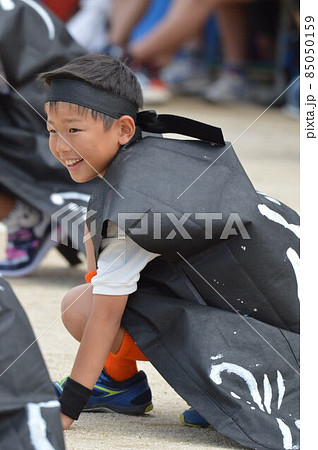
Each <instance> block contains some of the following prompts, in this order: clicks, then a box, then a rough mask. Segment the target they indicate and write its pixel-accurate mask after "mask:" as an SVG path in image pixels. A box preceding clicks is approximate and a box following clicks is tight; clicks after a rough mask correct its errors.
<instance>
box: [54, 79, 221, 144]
mask: <svg viewBox="0 0 318 450" xmlns="http://www.w3.org/2000/svg"><path fill="white" fill-rule="evenodd" d="M51 101H60V102H66V103H74V104H75V105H80V106H84V107H85V108H90V109H93V110H95V111H98V112H100V113H103V114H106V115H107V116H110V117H113V118H114V119H119V117H121V116H125V115H128V116H131V117H132V118H133V119H134V120H135V122H136V125H138V126H139V127H140V128H141V130H143V131H147V132H149V133H176V134H183V135H185V136H190V137H194V138H197V139H201V140H202V141H206V142H211V143H213V144H218V145H225V142H224V139H223V134H222V130H221V128H217V127H213V126H212V125H208V124H205V123H202V122H198V121H196V120H192V119H188V118H186V117H181V116H174V115H171V114H160V115H158V114H157V113H156V111H141V112H138V110H137V108H136V107H135V106H134V105H133V104H132V103H131V102H129V101H128V100H125V99H124V98H122V97H120V96H117V95H115V94H110V93H108V92H107V91H105V90H103V89H99V88H97V87H95V86H92V85H91V84H89V83H85V82H83V81H77V80H66V79H56V80H53V81H52V82H51V83H50V85H49V89H48V93H47V96H46V102H51Z"/></svg>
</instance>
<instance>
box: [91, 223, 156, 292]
mask: <svg viewBox="0 0 318 450" xmlns="http://www.w3.org/2000/svg"><path fill="white" fill-rule="evenodd" d="M118 232H119V233H118ZM107 236H108V237H107V238H105V239H103V240H102V244H101V246H102V251H101V253H100V255H99V258H98V261H97V275H95V276H94V277H93V278H92V285H93V294H101V295H127V294H132V293H133V292H135V291H136V290H137V281H138V280H139V278H140V272H141V271H142V270H143V269H144V268H145V267H146V265H147V264H148V263H149V262H150V261H152V260H153V259H155V258H156V257H157V256H160V255H158V254H156V253H150V252H147V250H144V249H143V248H142V247H140V246H139V245H138V244H136V242H134V241H133V240H132V239H131V238H130V237H129V236H127V235H126V234H124V232H123V231H121V230H120V229H119V228H118V227H117V225H116V224H114V223H113V222H108V228H107Z"/></svg>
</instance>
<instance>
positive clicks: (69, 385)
mask: <svg viewBox="0 0 318 450" xmlns="http://www.w3.org/2000/svg"><path fill="white" fill-rule="evenodd" d="M91 393H92V391H91V390H90V389H88V388H87V387H85V386H83V385H82V384H80V383H78V382H77V381H75V380H72V378H70V377H68V379H67V381H66V383H65V385H64V389H63V392H62V395H61V397H60V403H61V411H62V413H63V414H65V415H66V416H68V417H71V418H72V419H74V420H77V419H78V417H79V415H80V414H81V412H82V410H83V408H84V406H85V405H86V403H87V400H88V399H89V397H90V396H91Z"/></svg>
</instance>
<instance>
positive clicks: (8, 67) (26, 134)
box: [0, 0, 95, 249]
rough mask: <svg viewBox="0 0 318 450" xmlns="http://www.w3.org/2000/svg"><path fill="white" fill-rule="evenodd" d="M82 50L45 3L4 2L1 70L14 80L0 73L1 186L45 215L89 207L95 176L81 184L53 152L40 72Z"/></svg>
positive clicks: (0, 33)
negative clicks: (49, 139) (37, 79)
mask: <svg viewBox="0 0 318 450" xmlns="http://www.w3.org/2000/svg"><path fill="white" fill-rule="evenodd" d="M84 53H85V51H84V50H83V49H82V48H81V47H80V46H79V45H77V44H76V43H75V42H74V41H73V40H72V38H71V37H70V35H69V34H68V33H67V31H66V30H65V27H64V25H63V24H62V22H60V21H59V20H58V19H57V18H56V17H55V16H54V15H53V14H52V13H51V12H50V11H49V10H47V9H46V8H45V7H44V6H42V5H41V4H36V3H35V2H33V3H29V2H24V1H23V0H12V1H10V2H0V74H2V76H3V77H4V78H5V79H6V80H7V81H8V82H9V83H10V85H11V87H10V86H9V85H8V84H6V83H5V82H4V80H3V79H2V78H0V87H1V88H3V90H2V92H1V89H0V190H7V191H9V192H11V193H12V194H14V196H16V197H18V198H20V199H22V200H24V201H25V202H27V203H29V204H31V205H32V206H34V207H35V208H37V209H38V210H40V211H42V212H43V213H44V214H46V215H51V214H53V213H55V212H57V211H58V210H60V208H63V207H66V208H65V211H63V212H62V214H61V216H63V214H64V216H65V214H67V212H69V211H73V212H74V208H75V207H77V208H79V207H80V206H82V207H86V206H87V202H88V200H89V196H90V194H91V192H92V190H93V189H94V185H95V182H94V181H93V182H89V183H84V184H81V185H78V184H77V183H75V182H74V181H73V180H72V179H71V177H70V175H69V173H68V171H67V169H66V168H65V167H63V166H62V165H61V164H60V163H59V162H58V161H57V160H56V159H55V158H54V157H53V155H51V153H50V150H49V146H48V133H47V130H46V123H45V120H44V118H45V113H44V101H45V89H44V87H43V86H41V85H40V83H39V82H37V81H36V77H37V75H38V74H39V73H41V72H44V71H48V70H51V69H54V68H56V67H59V66H61V65H63V64H65V63H67V61H69V60H71V59H73V58H75V57H77V56H80V55H82V54H84ZM1 65H2V71H1ZM15 90H16V91H17V92H15ZM33 108H34V109H33ZM41 116H42V117H41ZM70 203H71V206H70V208H69V210H67V205H68V204H70ZM79 209H80V208H79ZM64 216H63V217H64ZM69 222H70V223H71V220H70V221H69ZM70 231H71V227H70ZM82 249H83V248H82Z"/></svg>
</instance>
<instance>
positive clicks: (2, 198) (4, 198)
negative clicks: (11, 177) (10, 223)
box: [0, 191, 15, 220]
mask: <svg viewBox="0 0 318 450" xmlns="http://www.w3.org/2000/svg"><path fill="white" fill-rule="evenodd" d="M14 204H15V198H14V197H12V196H11V195H10V194H7V193H4V192H1V191H0V220H2V219H5V218H6V217H7V215H8V214H9V212H10V211H11V210H12V208H13V207H14Z"/></svg>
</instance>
